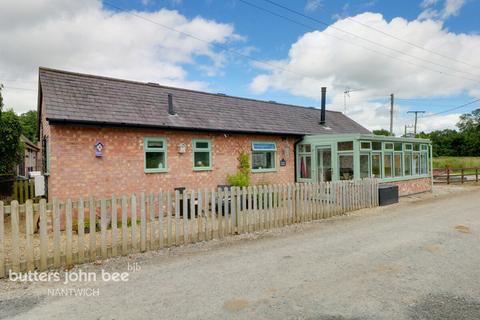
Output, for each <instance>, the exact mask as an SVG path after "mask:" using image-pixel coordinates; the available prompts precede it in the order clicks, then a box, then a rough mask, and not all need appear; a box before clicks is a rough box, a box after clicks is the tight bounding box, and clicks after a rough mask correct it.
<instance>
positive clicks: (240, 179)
mask: <svg viewBox="0 0 480 320" xmlns="http://www.w3.org/2000/svg"><path fill="white" fill-rule="evenodd" d="M237 159H238V163H239V164H238V171H237V173H235V174H234V175H228V176H227V181H228V183H229V184H230V185H231V186H233V187H248V186H249V185H250V156H249V155H248V153H245V152H241V153H240V155H239V156H238V158H237Z"/></svg>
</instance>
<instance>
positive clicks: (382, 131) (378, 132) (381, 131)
mask: <svg viewBox="0 0 480 320" xmlns="http://www.w3.org/2000/svg"><path fill="white" fill-rule="evenodd" d="M372 132H373V134H374V135H377V136H395V135H394V134H393V133H390V131H388V130H385V129H379V130H373V131H372Z"/></svg>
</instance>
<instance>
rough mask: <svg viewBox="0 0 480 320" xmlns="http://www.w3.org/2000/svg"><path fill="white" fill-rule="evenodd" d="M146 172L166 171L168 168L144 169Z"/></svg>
mask: <svg viewBox="0 0 480 320" xmlns="http://www.w3.org/2000/svg"><path fill="white" fill-rule="evenodd" d="M143 172H144V173H166V172H168V169H144V170H143Z"/></svg>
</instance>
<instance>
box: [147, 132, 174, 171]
mask: <svg viewBox="0 0 480 320" xmlns="http://www.w3.org/2000/svg"><path fill="white" fill-rule="evenodd" d="M143 151H144V171H145V172H146V173H155V172H167V171H168V162H167V159H168V157H167V140H166V139H165V138H157V137H148V138H144V139H143ZM155 157H158V158H155ZM159 159H160V161H158V160H159ZM155 162H160V164H161V163H162V162H163V165H160V164H159V165H158V167H155V166H154V165H153V164H155Z"/></svg>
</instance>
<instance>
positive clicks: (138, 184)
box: [48, 124, 296, 200]
mask: <svg viewBox="0 0 480 320" xmlns="http://www.w3.org/2000/svg"><path fill="white" fill-rule="evenodd" d="M49 129H50V130H49V131H50V132H49V133H50V145H51V155H50V177H49V180H48V188H49V200H51V199H52V198H53V197H56V198H59V199H65V198H68V197H71V198H78V197H80V196H82V197H87V196H89V195H94V196H96V197H105V196H111V195H112V194H116V195H124V194H126V195H128V194H132V193H138V192H142V191H145V192H158V191H160V190H173V189H174V188H175V187H186V188H187V189H192V188H213V187H216V186H217V185H220V184H227V180H226V177H227V174H233V173H235V172H236V171H237V166H238V160H237V157H238V155H239V153H240V152H241V151H246V152H248V153H249V154H251V142H252V140H256V141H272V142H276V144H277V157H276V162H277V164H276V165H277V171H276V172H268V173H251V178H252V183H253V184H259V183H276V184H280V183H293V182H294V172H295V170H294V147H293V145H294V143H295V141H296V138H294V137H287V138H286V140H284V139H282V137H279V136H267V135H244V134H227V135H224V134H223V133H192V132H185V131H159V130H140V129H126V128H98V127H87V126H72V125H53V124H51V125H50V128H49ZM144 137H164V138H166V139H167V145H168V162H167V163H168V172H166V173H145V172H144V151H143V141H144V140H143V139H144ZM194 138H208V139H211V141H212V164H213V170H211V171H193V162H192V161H193V160H192V139H194ZM97 140H100V141H102V142H103V144H104V150H103V157H102V158H96V157H95V152H94V144H95V142H96V141H97ZM180 143H185V144H186V145H187V151H186V153H184V154H179V153H178V148H177V146H178V144H180ZM284 145H288V146H289V150H290V152H289V153H290V156H289V158H288V159H286V160H287V165H286V166H285V167H280V165H279V161H280V159H282V158H283V150H284Z"/></svg>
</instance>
